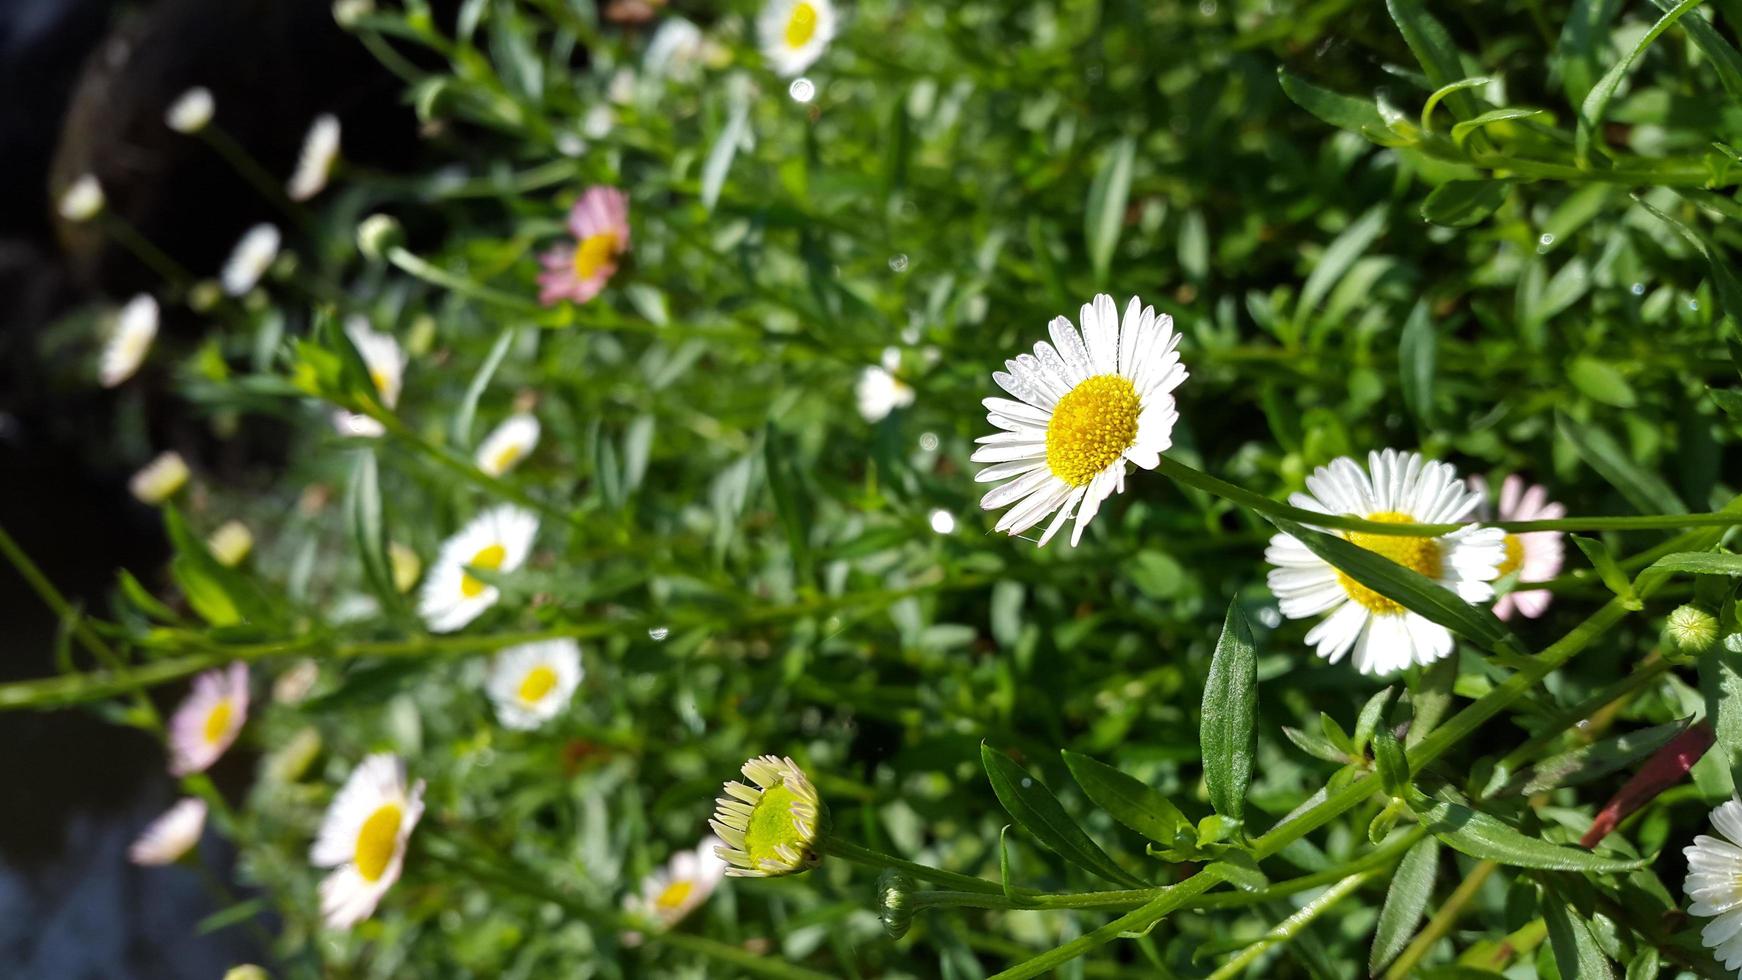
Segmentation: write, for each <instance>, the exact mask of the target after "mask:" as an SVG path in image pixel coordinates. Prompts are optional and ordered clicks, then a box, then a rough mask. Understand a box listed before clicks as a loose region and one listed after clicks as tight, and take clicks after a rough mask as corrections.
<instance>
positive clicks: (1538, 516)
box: [1470, 473, 1567, 619]
mask: <svg viewBox="0 0 1742 980" xmlns="http://www.w3.org/2000/svg"><path fill="white" fill-rule="evenodd" d="M1470 488H1471V489H1473V490H1475V491H1476V495H1477V496H1478V497H1479V498H1481V501H1482V503H1481V504H1480V505H1478V507H1477V509H1476V513H1477V516H1478V519H1479V520H1482V521H1486V520H1487V519H1488V515H1487V509H1488V508H1487V504H1488V483H1487V481H1485V480H1483V479H1482V478H1481V477H1479V476H1472V477H1470ZM1565 516H1567V509H1566V508H1565V507H1564V506H1562V505H1560V504H1558V503H1550V502H1549V499H1548V491H1547V490H1546V489H1545V488H1543V487H1540V486H1530V485H1527V484H1526V483H1525V482H1524V478H1523V477H1521V476H1519V475H1518V474H1516V473H1514V474H1512V475H1511V476H1509V477H1507V478H1506V479H1505V480H1504V481H1503V482H1502V483H1501V484H1500V506H1499V514H1498V516H1497V517H1496V520H1502V521H1550V520H1556V519H1558V518H1562V517H1565ZM1564 537H1565V535H1563V534H1561V532H1559V531H1529V532H1526V533H1524V534H1507V535H1506V559H1505V560H1504V561H1502V562H1501V563H1500V574H1499V575H1498V576H1496V577H1497V578H1504V577H1505V576H1507V575H1511V574H1512V573H1513V572H1517V573H1518V581H1517V583H1516V584H1515V585H1514V586H1513V588H1512V591H1511V592H1508V593H1506V594H1505V595H1503V596H1501V597H1500V598H1499V599H1497V600H1495V602H1494V615H1496V616H1498V617H1500V618H1501V619H1510V618H1512V612H1513V610H1517V611H1518V613H1519V615H1521V616H1523V617H1524V618H1526V619H1535V618H1536V617H1538V616H1541V615H1542V614H1543V612H1545V611H1546V610H1547V609H1548V604H1549V602H1551V601H1552V600H1553V599H1554V593H1553V592H1550V591H1548V590H1547V589H1526V588H1524V586H1526V585H1528V584H1529V583H1531V582H1546V581H1548V580H1549V579H1551V578H1554V577H1555V576H1556V575H1559V574H1560V573H1561V563H1562V562H1563V561H1564V560H1565V547H1566V546H1565V544H1563V542H1562V539H1563V538H1564ZM1520 590H1522V591H1520Z"/></svg>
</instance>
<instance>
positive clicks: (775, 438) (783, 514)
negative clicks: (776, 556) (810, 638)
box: [762, 425, 811, 578]
mask: <svg viewBox="0 0 1742 980" xmlns="http://www.w3.org/2000/svg"><path fill="white" fill-rule="evenodd" d="M762 449H763V463H764V466H765V468H766V469H767V471H768V487H769V489H770V490H772V491H773V492H774V507H775V510H776V511H778V512H779V514H780V522H781V524H782V525H784V526H785V527H786V541H787V544H788V546H790V547H791V548H792V559H793V561H794V563H796V564H797V565H798V567H799V569H800V570H801V572H802V573H803V574H804V575H805V577H806V578H808V577H809V572H808V570H809V568H810V565H811V550H810V531H811V522H810V498H809V497H808V496H807V495H806V494H805V492H804V489H803V486H802V485H801V484H800V482H799V475H798V467H796V466H795V465H794V463H793V460H792V458H791V456H790V454H789V453H788V451H787V443H786V437H785V435H784V434H782V433H781V431H780V430H779V429H777V428H775V427H774V426H773V425H770V426H769V427H768V429H767V431H766V432H765V433H764V438H763V441H762Z"/></svg>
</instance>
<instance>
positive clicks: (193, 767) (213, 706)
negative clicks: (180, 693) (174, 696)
mask: <svg viewBox="0 0 1742 980" xmlns="http://www.w3.org/2000/svg"><path fill="white" fill-rule="evenodd" d="M247 720H248V666H247V665H246V664H242V663H233V664H231V665H230V666H229V669H227V670H208V671H206V672H205V673H203V674H201V675H200V676H198V677H196V678H194V687H193V690H192V691H191V692H189V694H188V696H187V698H186V699H185V700H183V701H182V703H181V706H180V707H179V708H176V709H175V715H174V716H173V717H171V718H170V720H169V754H170V763H169V771H170V773H171V774H172V775H176V776H186V775H188V774H190V773H196V772H204V771H205V770H207V769H208V768H210V767H211V765H212V763H214V762H216V761H218V757H219V756H221V755H223V754H224V750H225V749H227V748H229V747H230V743H232V742H234V741H236V736H237V734H239V733H240V732H241V731H242V723H243V722H245V721H247Z"/></svg>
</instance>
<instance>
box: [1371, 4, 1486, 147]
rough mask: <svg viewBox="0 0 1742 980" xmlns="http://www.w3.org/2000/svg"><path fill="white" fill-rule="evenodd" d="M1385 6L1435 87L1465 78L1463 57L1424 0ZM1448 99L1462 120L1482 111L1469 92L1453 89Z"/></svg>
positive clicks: (1447, 104)
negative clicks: (1428, 9) (1424, 3)
mask: <svg viewBox="0 0 1742 980" xmlns="http://www.w3.org/2000/svg"><path fill="white" fill-rule="evenodd" d="M1385 6H1386V8H1387V9H1388V10H1390V11H1391V19H1392V20H1393V21H1396V22H1397V29H1398V30H1399V31H1401V32H1402V33H1403V40H1404V42H1405V43H1406V44H1408V45H1409V50H1410V51H1411V52H1413V53H1414V54H1415V60H1417V61H1419V62H1421V69H1422V72H1423V73H1424V74H1426V75H1427V80H1428V82H1429V83H1430V84H1432V85H1433V86H1434V88H1436V89H1445V88H1447V87H1448V86H1451V85H1453V84H1454V83H1456V82H1458V81H1459V80H1461V79H1463V78H1464V65H1463V59H1461V58H1459V57H1458V49H1457V48H1455V47H1453V46H1452V38H1451V35H1450V34H1447V33H1446V29H1445V27H1444V26H1443V25H1441V24H1440V22H1439V21H1437V20H1434V19H1433V16H1432V15H1430V14H1429V13H1428V12H1427V9H1426V7H1425V6H1424V5H1423V4H1422V2H1421V0H1386V4H1385ZM1445 101H1446V108H1448V109H1450V110H1451V111H1452V115H1454V116H1457V117H1458V118H1459V119H1469V118H1470V117H1472V116H1474V115H1476V114H1477V113H1479V112H1481V111H1482V110H1481V104H1480V102H1479V101H1478V100H1477V99H1476V97H1475V96H1473V95H1471V94H1470V93H1469V92H1467V91H1463V90H1457V89H1454V90H1451V91H1449V92H1447V94H1446V99H1445Z"/></svg>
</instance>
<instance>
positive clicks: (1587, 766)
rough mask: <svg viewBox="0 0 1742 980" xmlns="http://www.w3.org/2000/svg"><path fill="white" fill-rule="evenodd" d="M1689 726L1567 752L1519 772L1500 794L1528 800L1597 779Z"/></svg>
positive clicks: (1651, 731)
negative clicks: (1517, 796) (1527, 797)
mask: <svg viewBox="0 0 1742 980" xmlns="http://www.w3.org/2000/svg"><path fill="white" fill-rule="evenodd" d="M1689 724H1690V721H1689V720H1683V721H1672V722H1667V723H1665V724H1662V725H1653V726H1652V727H1650V728H1642V729H1640V730H1639V731H1636V732H1624V733H1622V734H1620V735H1612V736H1610V737H1608V738H1605V739H1600V740H1598V741H1596V742H1592V743H1591V744H1589V745H1581V746H1578V747H1577V748H1573V749H1568V750H1567V751H1565V752H1560V753H1557V754H1555V755H1552V756H1550V757H1548V758H1547V759H1544V760H1542V761H1541V762H1538V763H1537V764H1535V765H1534V766H1531V767H1529V768H1527V769H1525V770H1523V771H1522V772H1520V773H1519V774H1518V775H1517V776H1515V777H1513V779H1512V781H1511V782H1510V783H1509V784H1508V785H1507V786H1506V787H1505V788H1504V789H1502V790H1501V792H1502V793H1516V794H1520V795H1524V796H1530V795H1533V794H1536V793H1544V792H1547V791H1549V790H1551V789H1556V788H1558V787H1561V786H1576V785H1578V784H1580V783H1588V782H1590V781H1591V780H1593V779H1600V778H1602V777H1604V776H1607V775H1608V774H1610V773H1612V772H1615V771H1616V770H1619V769H1624V768H1626V767H1627V766H1629V765H1631V764H1633V763H1634V762H1637V761H1638V760H1640V759H1643V758H1645V757H1646V756H1648V755H1650V754H1651V753H1653V752H1655V751H1657V750H1658V749H1659V748H1660V747H1662V746H1663V745H1664V744H1665V743H1666V742H1668V741H1669V740H1670V739H1672V738H1674V737H1676V736H1677V735H1679V734H1681V733H1682V732H1684V731H1686V730H1687V727H1688V725H1689Z"/></svg>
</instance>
